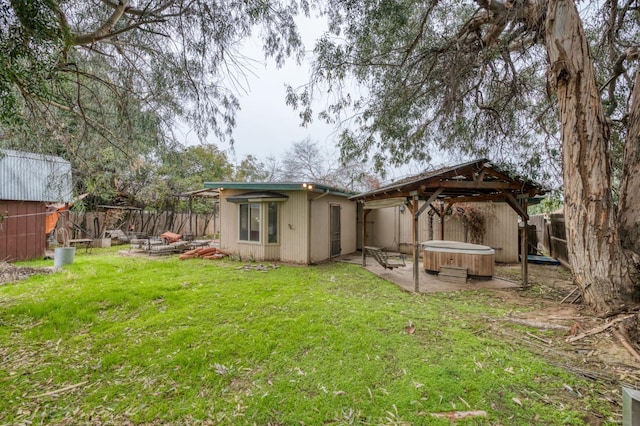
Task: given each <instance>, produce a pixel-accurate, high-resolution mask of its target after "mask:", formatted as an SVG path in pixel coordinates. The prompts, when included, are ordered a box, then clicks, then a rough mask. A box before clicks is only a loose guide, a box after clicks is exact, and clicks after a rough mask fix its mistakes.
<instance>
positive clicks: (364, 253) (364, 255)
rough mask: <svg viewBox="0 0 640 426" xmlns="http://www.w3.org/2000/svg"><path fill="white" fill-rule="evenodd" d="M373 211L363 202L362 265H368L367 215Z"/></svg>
mask: <svg viewBox="0 0 640 426" xmlns="http://www.w3.org/2000/svg"><path fill="white" fill-rule="evenodd" d="M370 212H371V210H370V209H368V210H367V209H365V208H364V203H363V204H362V266H367V251H366V250H365V249H364V247H365V246H366V245H367V216H368V215H369V213H370Z"/></svg>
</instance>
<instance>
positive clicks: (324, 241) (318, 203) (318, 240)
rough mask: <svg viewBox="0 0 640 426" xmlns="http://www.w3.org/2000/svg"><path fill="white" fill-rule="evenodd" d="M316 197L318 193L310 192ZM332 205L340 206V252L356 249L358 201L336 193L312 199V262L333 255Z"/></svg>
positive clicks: (351, 251) (311, 196)
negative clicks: (331, 233) (331, 231)
mask: <svg viewBox="0 0 640 426" xmlns="http://www.w3.org/2000/svg"><path fill="white" fill-rule="evenodd" d="M316 197H318V194H309V198H310V199H312V198H316ZM332 206H340V248H341V250H340V254H348V253H353V252H355V251H356V233H357V231H356V229H357V228H356V208H357V205H356V203H355V202H353V201H349V200H348V199H346V198H344V197H339V196H336V195H327V196H323V197H322V198H317V199H316V200H314V201H311V222H310V223H311V245H310V251H311V253H310V262H311V263H314V262H320V261H323V260H326V259H329V258H330V257H331V235H330V225H331V207H332Z"/></svg>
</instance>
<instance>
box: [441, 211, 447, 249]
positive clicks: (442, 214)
mask: <svg viewBox="0 0 640 426" xmlns="http://www.w3.org/2000/svg"><path fill="white" fill-rule="evenodd" d="M445 214H446V211H445V207H444V204H441V205H440V240H441V241H444V216H445Z"/></svg>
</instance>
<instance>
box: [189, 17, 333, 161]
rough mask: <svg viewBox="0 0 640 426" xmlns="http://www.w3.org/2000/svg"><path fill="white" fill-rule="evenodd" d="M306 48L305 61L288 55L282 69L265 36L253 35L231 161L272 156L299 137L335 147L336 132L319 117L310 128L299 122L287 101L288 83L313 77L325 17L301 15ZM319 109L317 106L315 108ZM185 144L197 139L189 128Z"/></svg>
mask: <svg viewBox="0 0 640 426" xmlns="http://www.w3.org/2000/svg"><path fill="white" fill-rule="evenodd" d="M297 22H298V24H299V26H300V31H301V34H302V37H303V40H304V45H305V49H306V50H307V51H309V53H308V54H307V55H306V58H305V60H304V63H303V64H302V65H298V64H297V63H296V62H295V60H294V59H289V60H287V62H286V64H285V66H284V67H282V68H277V67H276V65H275V62H274V61H273V60H265V59H264V53H263V52H262V47H261V44H260V40H258V39H256V40H249V41H247V42H246V43H245V45H244V48H243V49H242V51H241V53H242V54H243V55H245V56H247V57H249V58H250V59H251V61H252V62H251V63H250V72H247V73H246V79H247V83H246V87H245V89H246V93H245V92H241V93H239V94H238V95H237V96H238V97H239V100H240V111H239V112H238V114H237V116H236V128H235V129H234V132H233V137H234V140H235V144H234V151H235V152H233V153H231V152H230V160H231V161H232V162H239V161H241V160H242V159H243V158H244V157H245V156H246V155H248V154H251V155H254V156H256V157H258V158H259V159H261V160H264V159H266V158H267V157H268V156H270V155H273V156H276V157H279V156H281V155H282V154H283V153H284V152H285V151H286V150H287V149H288V148H290V147H291V145H292V144H293V143H294V142H299V141H302V140H304V139H306V138H310V139H311V140H312V141H314V142H317V143H318V144H320V145H321V146H322V147H325V148H326V149H328V150H331V151H333V150H334V149H335V141H336V133H335V131H334V127H333V126H329V125H327V124H325V123H323V122H321V121H319V120H317V119H314V121H313V123H311V124H310V125H308V126H307V127H301V126H300V118H299V117H298V112H297V111H294V110H293V109H292V108H291V107H290V106H287V105H286V104H285V94H286V91H285V86H286V85H287V84H290V85H291V86H292V87H297V86H300V85H303V84H305V83H307V82H308V80H309V75H310V63H311V54H310V51H311V50H313V47H314V44H315V40H316V39H317V38H318V37H319V36H320V35H322V33H323V32H324V30H325V28H326V24H325V21H324V20H321V19H307V18H305V19H298V20H297ZM314 112H315V113H317V111H314ZM183 133H184V134H185V136H184V138H185V142H186V143H189V144H191V143H198V140H197V137H196V135H195V134H194V133H193V132H188V131H184V132H183ZM207 142H208V143H214V144H216V145H217V146H218V147H219V148H220V149H222V150H229V148H230V146H229V144H228V143H224V142H220V141H219V140H218V139H217V138H216V137H215V136H209V137H208V139H207Z"/></svg>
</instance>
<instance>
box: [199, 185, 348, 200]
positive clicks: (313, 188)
mask: <svg viewBox="0 0 640 426" xmlns="http://www.w3.org/2000/svg"><path fill="white" fill-rule="evenodd" d="M204 187H205V188H214V189H218V190H224V189H244V190H247V191H309V192H318V193H328V194H332V195H338V196H341V197H351V196H353V195H355V193H354V192H348V191H345V190H341V189H338V188H334V187H332V186H328V185H323V184H320V183H315V182H205V183H204Z"/></svg>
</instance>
